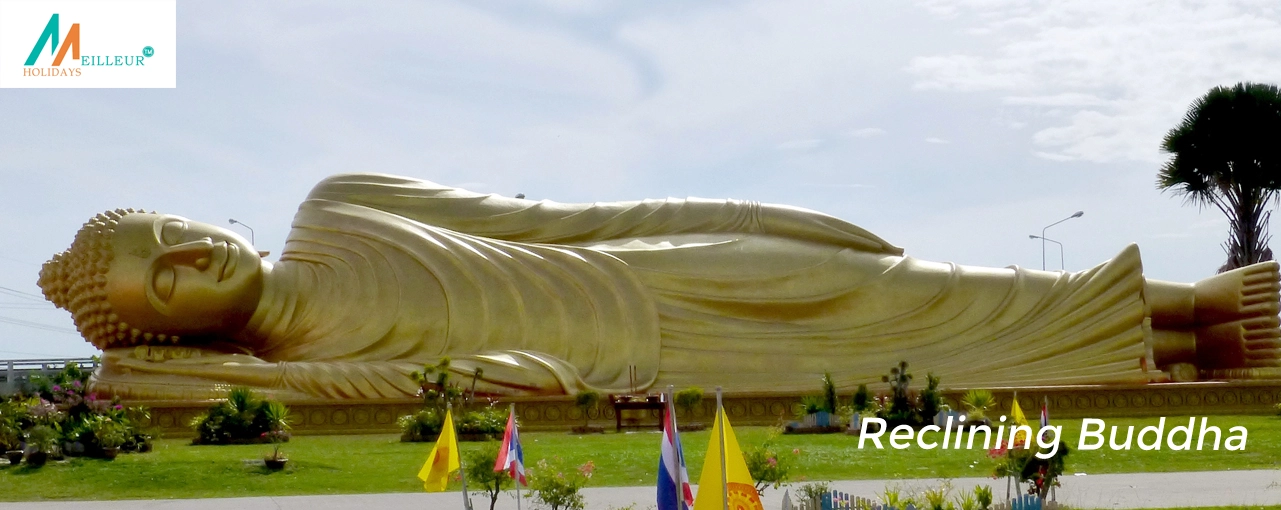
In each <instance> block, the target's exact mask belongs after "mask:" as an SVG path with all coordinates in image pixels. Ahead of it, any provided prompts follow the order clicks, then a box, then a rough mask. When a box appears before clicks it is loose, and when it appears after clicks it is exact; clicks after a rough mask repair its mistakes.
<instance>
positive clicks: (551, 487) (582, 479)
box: [527, 457, 596, 510]
mask: <svg viewBox="0 0 1281 510" xmlns="http://www.w3.org/2000/svg"><path fill="white" fill-rule="evenodd" d="M595 470H596V465H595V464H594V463H592V461H587V463H585V464H583V465H581V466H578V467H577V468H566V467H564V462H563V461H562V460H561V459H560V457H555V458H554V459H553V460H551V461H548V460H547V459H542V460H540V461H538V464H536V465H534V467H533V469H530V470H529V473H527V476H528V477H529V488H530V490H531V491H532V492H533V494H532V497H533V498H534V499H535V500H537V501H538V502H540V503H542V504H543V505H545V506H547V507H549V508H550V509H551V510H583V509H584V508H585V507H584V504H585V503H584V502H583V495H582V489H583V487H585V486H586V485H587V482H588V480H591V478H592V472H594V471H595Z"/></svg>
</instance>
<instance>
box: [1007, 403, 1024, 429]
mask: <svg viewBox="0 0 1281 510" xmlns="http://www.w3.org/2000/svg"><path fill="white" fill-rule="evenodd" d="M1010 420H1012V421H1013V422H1014V424H1015V425H1027V416H1023V408H1021V407H1019V399H1017V398H1016V399H1014V405H1013V406H1011V407H1010Z"/></svg>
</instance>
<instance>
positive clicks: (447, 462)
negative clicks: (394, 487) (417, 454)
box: [418, 411, 462, 492]
mask: <svg viewBox="0 0 1281 510" xmlns="http://www.w3.org/2000/svg"><path fill="white" fill-rule="evenodd" d="M461 465H462V463H460V462H459V461H458V438H457V437H456V436H455V435H454V417H453V416H451V415H450V411H445V426H444V428H443V429H442V430H441V431H440V439H437V440H436V446H433V447H431V454H430V455H428V456H427V463H426V464H423V468H422V469H421V470H419V471H418V479H419V480H422V481H423V489H426V490H427V492H444V491H445V486H446V485H449V474H450V473H453V472H454V471H458V468H459V466H461Z"/></svg>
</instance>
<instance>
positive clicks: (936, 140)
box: [925, 136, 952, 144]
mask: <svg viewBox="0 0 1281 510" xmlns="http://www.w3.org/2000/svg"><path fill="white" fill-rule="evenodd" d="M925 141H926V142H929V143H937V144H945V143H952V142H951V141H948V140H944V139H942V138H936V137H933V136H931V137H929V138H926V139H925Z"/></svg>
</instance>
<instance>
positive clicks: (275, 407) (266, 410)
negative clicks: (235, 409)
mask: <svg viewBox="0 0 1281 510" xmlns="http://www.w3.org/2000/svg"><path fill="white" fill-rule="evenodd" d="M262 417H263V421H264V422H265V424H266V426H267V431H266V432H263V433H262V437H263V439H265V440H267V442H269V443H271V444H272V445H273V448H272V451H271V456H270V457H266V458H264V459H262V462H263V464H266V465H267V469H270V470H272V471H279V470H281V469H284V468H285V464H286V463H288V462H289V458H288V457H285V456H284V455H281V454H280V443H283V442H285V441H288V440H289V432H288V430H289V408H288V407H287V406H285V404H282V403H280V402H277V401H275V400H268V401H266V402H263V404H262Z"/></svg>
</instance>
